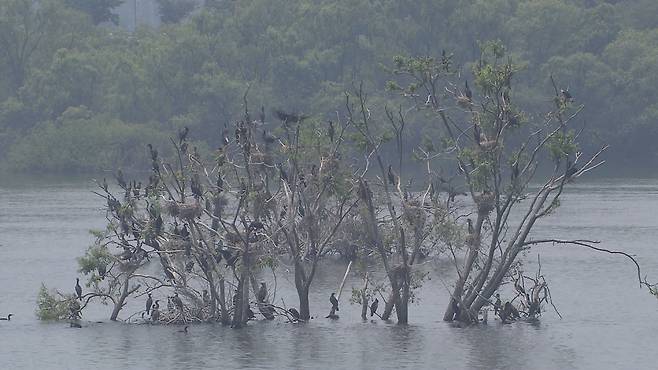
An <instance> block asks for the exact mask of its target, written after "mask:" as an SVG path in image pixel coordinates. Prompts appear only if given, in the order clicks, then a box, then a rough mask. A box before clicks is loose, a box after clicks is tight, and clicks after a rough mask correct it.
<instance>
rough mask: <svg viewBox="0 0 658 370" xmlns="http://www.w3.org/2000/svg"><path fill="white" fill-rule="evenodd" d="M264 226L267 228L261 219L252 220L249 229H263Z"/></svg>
mask: <svg viewBox="0 0 658 370" xmlns="http://www.w3.org/2000/svg"><path fill="white" fill-rule="evenodd" d="M263 228H265V225H263V223H262V222H260V221H252V222H251V223H250V224H249V229H251V230H262V229H263Z"/></svg>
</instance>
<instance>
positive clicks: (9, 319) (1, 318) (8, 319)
mask: <svg viewBox="0 0 658 370" xmlns="http://www.w3.org/2000/svg"><path fill="white" fill-rule="evenodd" d="M12 316H14V314H13V313H10V314H9V315H7V317H0V320H4V321H11V317H12Z"/></svg>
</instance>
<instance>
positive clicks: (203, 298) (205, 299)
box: [202, 289, 210, 305]
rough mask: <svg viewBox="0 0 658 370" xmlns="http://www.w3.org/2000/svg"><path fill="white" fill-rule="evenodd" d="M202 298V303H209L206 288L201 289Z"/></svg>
mask: <svg viewBox="0 0 658 370" xmlns="http://www.w3.org/2000/svg"><path fill="white" fill-rule="evenodd" d="M202 300H203V304H204V305H208V304H209V303H210V296H209V295H208V290H206V289H204V290H203V295H202Z"/></svg>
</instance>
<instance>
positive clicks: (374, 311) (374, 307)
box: [370, 298, 379, 317]
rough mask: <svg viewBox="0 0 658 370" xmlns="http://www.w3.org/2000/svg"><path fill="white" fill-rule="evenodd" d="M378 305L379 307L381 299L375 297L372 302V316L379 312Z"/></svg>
mask: <svg viewBox="0 0 658 370" xmlns="http://www.w3.org/2000/svg"><path fill="white" fill-rule="evenodd" d="M377 307H379V299H377V298H375V300H374V301H372V303H371V304H370V317H373V316H374V315H375V314H376V313H377Z"/></svg>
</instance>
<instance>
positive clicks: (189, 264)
mask: <svg viewBox="0 0 658 370" xmlns="http://www.w3.org/2000/svg"><path fill="white" fill-rule="evenodd" d="M193 269H194V261H187V263H186V264H185V271H187V272H192V270H193Z"/></svg>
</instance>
